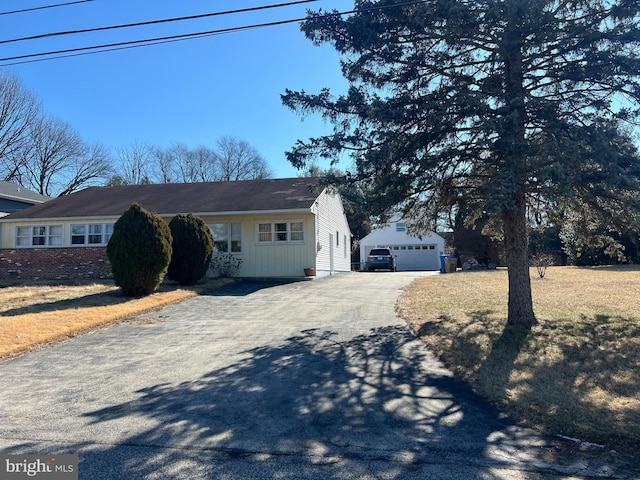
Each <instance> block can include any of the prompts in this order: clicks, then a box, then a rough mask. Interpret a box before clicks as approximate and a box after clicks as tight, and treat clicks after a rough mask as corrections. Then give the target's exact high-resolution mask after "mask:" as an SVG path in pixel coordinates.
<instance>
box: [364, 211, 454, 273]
mask: <svg viewBox="0 0 640 480" xmlns="http://www.w3.org/2000/svg"><path fill="white" fill-rule="evenodd" d="M380 247H387V248H390V249H391V250H392V251H393V253H394V255H395V256H396V268H397V270H398V271H403V270H404V271H408V270H440V255H442V254H443V253H444V238H442V237H441V236H440V235H438V234H437V233H433V232H429V233H426V234H425V235H423V236H422V238H418V237H411V236H409V235H407V232H406V225H405V222H404V221H402V220H399V221H396V222H391V223H390V224H389V225H387V226H386V227H383V228H378V229H376V230H374V231H373V232H371V233H370V234H369V235H367V236H366V237H364V238H363V239H362V240H361V241H360V260H361V263H362V266H363V265H364V262H365V261H366V259H367V255H368V254H369V252H370V251H371V249H373V248H380Z"/></svg>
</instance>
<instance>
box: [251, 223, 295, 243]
mask: <svg viewBox="0 0 640 480" xmlns="http://www.w3.org/2000/svg"><path fill="white" fill-rule="evenodd" d="M257 236H258V243H261V244H267V243H303V242H304V222H301V221H295V222H264V223H258V229H257Z"/></svg>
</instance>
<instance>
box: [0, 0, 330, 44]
mask: <svg viewBox="0 0 640 480" xmlns="http://www.w3.org/2000/svg"><path fill="white" fill-rule="evenodd" d="M83 1H93V0H83ZM317 1H319V0H296V1H293V2H287V3H278V4H273V5H262V6H259V7H249V8H242V9H238V10H227V11H224V12H213V13H202V14H199V15H190V16H188V17H176V18H164V19H161V20H148V21H146V22H136V23H126V24H123V25H110V26H107V27H96V28H85V29H81V30H68V31H66V32H54V33H43V34H40V35H33V36H30V37H22V38H12V39H10V40H0V44H4V43H14V42H22V41H25V40H38V39H42V38H51V37H60V36H63V35H75V34H78V33H89V32H101V31H105V30H116V29H120V28H130V27H142V26H145V25H157V24H160V23H171V22H181V21H184V20H197V19H200V18H208V17H217V16H221V15H231V14H234V13H246V12H255V11H259V10H268V9H271V8H281V7H289V6H291V5H299V4H301V3H311V2H317Z"/></svg>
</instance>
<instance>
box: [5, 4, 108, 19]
mask: <svg viewBox="0 0 640 480" xmlns="http://www.w3.org/2000/svg"><path fill="white" fill-rule="evenodd" d="M94 1H95V0H76V1H75V2H67V3H57V4H55V5H44V6H42V7H33V8H24V9H22V10H13V11H11V12H0V15H13V14H14V13H25V12H34V11H36V10H45V9H47V8H57V7H66V6H68V5H76V4H78V3H87V2H94Z"/></svg>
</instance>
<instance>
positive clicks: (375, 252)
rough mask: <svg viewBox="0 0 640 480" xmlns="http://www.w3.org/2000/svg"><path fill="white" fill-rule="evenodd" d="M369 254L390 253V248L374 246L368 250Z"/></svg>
mask: <svg viewBox="0 0 640 480" xmlns="http://www.w3.org/2000/svg"><path fill="white" fill-rule="evenodd" d="M369 255H391V250H389V249H388V248H374V249H373V250H371V251H370V252H369Z"/></svg>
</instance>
